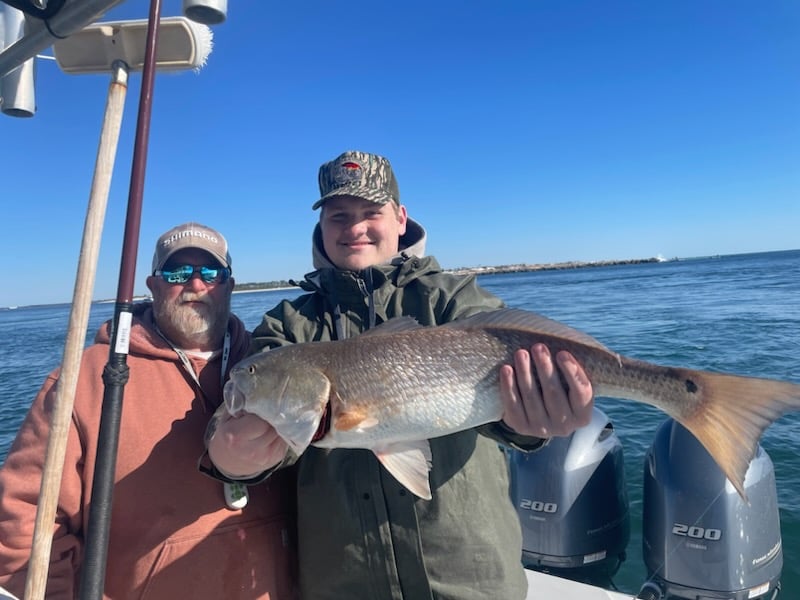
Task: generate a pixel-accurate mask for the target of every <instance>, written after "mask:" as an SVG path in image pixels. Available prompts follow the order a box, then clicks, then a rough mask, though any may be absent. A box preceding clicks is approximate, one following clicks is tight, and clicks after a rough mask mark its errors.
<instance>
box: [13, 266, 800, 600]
mask: <svg viewBox="0 0 800 600" xmlns="http://www.w3.org/2000/svg"><path fill="white" fill-rule="evenodd" d="M479 281H480V283H481V284H482V285H483V286H484V287H486V288H487V289H489V290H490V291H492V292H493V293H495V294H496V295H498V296H499V297H501V298H502V299H503V300H505V302H506V303H507V304H508V305H510V306H514V307H518V308H524V309H528V310H533V311H536V312H538V313H541V314H543V315H546V316H548V317H550V318H553V319H556V320H559V321H562V322H564V323H566V324H568V325H571V326H573V327H575V328H578V329H581V330H583V331H585V332H586V333H589V334H591V335H593V336H594V337H596V338H597V339H598V340H600V341H601V342H603V343H604V344H606V345H607V346H608V347H609V348H612V349H613V350H615V351H617V352H619V353H621V354H624V355H626V356H631V357H635V358H640V359H643V360H647V361H651V362H656V363H659V364H663V365H673V366H682V367H690V368H695V369H706V370H712V371H723V372H731V373H738V374H742V375H752V376H759V377H771V378H777V379H785V380H789V381H794V382H797V383H800V369H798V361H800V250H792V251H784V252H768V253H758V254H745V255H730V256H717V257H704V258H693V259H686V260H677V261H669V262H664V263H647V264H637V265H620V266H605V267H585V268H580V269H571V270H555V271H539V272H531V273H515V274H504V275H488V276H481V277H480V279H479ZM298 293H299V292H298V291H297V290H276V291H267V292H252V293H241V294H236V295H235V296H234V300H233V309H234V311H235V312H236V313H237V314H238V315H239V316H240V317H241V318H242V319H243V320H244V322H245V323H246V324H247V325H248V327H249V328H253V327H255V326H256V325H257V324H258V322H259V320H260V318H261V315H262V314H263V312H264V311H265V310H266V309H267V308H270V307H272V306H273V305H274V304H275V303H277V302H278V301H279V300H280V299H282V298H286V297H293V296H295V295H297V294H298ZM112 313H113V305H112V304H95V305H94V306H93V309H92V313H91V318H90V325H89V330H90V331H91V332H92V335H93V333H94V331H95V330H96V329H97V327H98V326H99V325H100V323H102V321H104V320H106V319H108V318H110V317H111V316H112ZM68 318H69V306H68V305H56V306H41V307H30V308H24V307H21V308H18V309H16V310H5V311H0V459H2V458H4V457H5V454H6V452H7V451H8V448H9V446H10V444H11V442H12V440H13V436H14V434H15V432H16V429H17V427H18V426H19V423H20V421H21V420H22V418H23V417H24V414H25V412H26V410H27V408H28V406H29V404H30V402H31V400H32V399H33V397H34V395H35V394H36V392H37V390H38V388H39V386H40V385H41V383H42V381H43V379H44V377H45V375H46V373H47V372H49V371H50V370H51V369H53V368H54V367H56V366H58V364H59V363H60V362H61V358H62V353H63V343H64V336H65V332H66V327H67V322H68ZM90 337H91V336H90ZM597 405H598V406H599V407H600V408H601V409H602V410H603V411H604V412H605V413H606V414H607V415H608V416H609V417H610V418H611V420H612V422H613V424H614V427H615V431H616V433H617V436H618V437H619V438H620V441H621V443H622V445H623V451H624V460H625V477H626V484H627V490H628V497H629V502H630V513H631V541H630V543H629V545H628V549H627V558H626V560H625V562H624V563H623V564H622V566H621V567H620V570H619V572H618V573H617V574H616V576H615V577H614V583H615V584H616V586H617V587H618V588H619V589H620V590H622V591H624V592H629V593H631V594H635V593H637V592H638V591H639V588H640V586H641V584H642V582H643V581H644V580H645V579H646V577H647V574H646V569H645V566H644V563H643V559H642V547H641V546H642V542H641V530H642V523H641V514H642V473H643V464H644V456H645V454H646V452H647V450H648V448H649V447H650V444H651V443H652V439H653V435H654V433H655V431H656V429H657V428H658V426H659V425H660V424H661V423H662V422H663V421H664V419H665V418H666V417H665V415H664V414H663V413H661V412H660V411H658V410H656V409H654V408H650V407H648V406H645V405H642V404H638V403H631V402H626V401H620V400H614V399H607V398H598V400H597ZM761 446H762V447H763V448H764V450H765V451H766V452H767V454H768V455H769V456H770V458H771V459H772V461H773V464H774V467H775V477H776V483H777V493H778V503H779V507H780V525H781V535H782V539H783V559H784V568H783V572H782V577H781V579H782V586H783V591H782V594H781V597H785V598H797V597H800V413H798V414H792V415H786V416H784V417H782V418H781V419H779V420H778V421H777V422H775V423H774V424H773V425H771V426H770V427H769V428H768V429H767V430H766V432H765V433H764V435H763V436H762V439H761ZM465 525H466V524H465Z"/></svg>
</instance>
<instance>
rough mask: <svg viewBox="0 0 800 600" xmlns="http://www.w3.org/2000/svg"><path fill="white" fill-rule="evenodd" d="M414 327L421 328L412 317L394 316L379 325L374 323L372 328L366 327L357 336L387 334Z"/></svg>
mask: <svg viewBox="0 0 800 600" xmlns="http://www.w3.org/2000/svg"><path fill="white" fill-rule="evenodd" d="M414 329H422V325H420V324H419V323H418V322H417V320H416V319H415V318H414V317H407V316H406V317H395V318H393V319H389V320H388V321H385V322H384V323H381V324H380V325H376V326H375V327H373V328H372V329H367V330H366V331H365V332H364V333H361V334H359V337H364V336H365V335H368V336H376V335H387V334H390V333H399V332H401V331H413V330H414Z"/></svg>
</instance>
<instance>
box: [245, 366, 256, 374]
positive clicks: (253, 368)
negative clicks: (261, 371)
mask: <svg viewBox="0 0 800 600" xmlns="http://www.w3.org/2000/svg"><path fill="white" fill-rule="evenodd" d="M247 372H248V373H250V375H254V374H255V372H256V366H255V365H250V366H249V367H247Z"/></svg>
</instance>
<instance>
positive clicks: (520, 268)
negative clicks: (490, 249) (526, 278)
mask: <svg viewBox="0 0 800 600" xmlns="http://www.w3.org/2000/svg"><path fill="white" fill-rule="evenodd" d="M657 262H665V261H664V259H663V258H661V257H656V258H630V259H626V260H593V261H587V262H583V261H575V260H573V261H568V262H561V263H546V264H528V263H520V264H515V265H499V266H493V267H458V268H456V269H445V271H447V272H448V273H456V274H458V275H496V274H499V273H526V272H529V271H558V270H563V269H582V268H585V267H611V266H615V265H638V264H643V263H657Z"/></svg>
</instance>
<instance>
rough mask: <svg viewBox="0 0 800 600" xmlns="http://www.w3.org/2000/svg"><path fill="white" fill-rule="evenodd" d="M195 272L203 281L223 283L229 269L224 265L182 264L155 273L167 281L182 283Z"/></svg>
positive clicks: (228, 273) (228, 275) (228, 274)
mask: <svg viewBox="0 0 800 600" xmlns="http://www.w3.org/2000/svg"><path fill="white" fill-rule="evenodd" d="M195 273H199V274H200V279H202V280H203V281H204V282H205V283H224V282H225V281H227V279H228V277H230V274H231V271H230V269H228V268H224V267H208V266H205V265H203V266H201V267H195V266H193V265H182V266H180V267H175V268H173V269H164V270H161V271H156V273H155V274H156V275H160V276H161V278H162V279H163V280H164V281H166V282H167V283H173V284H182V283H186V282H187V281H189V280H190V279H191V278H192V276H193V275H194V274H195Z"/></svg>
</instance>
